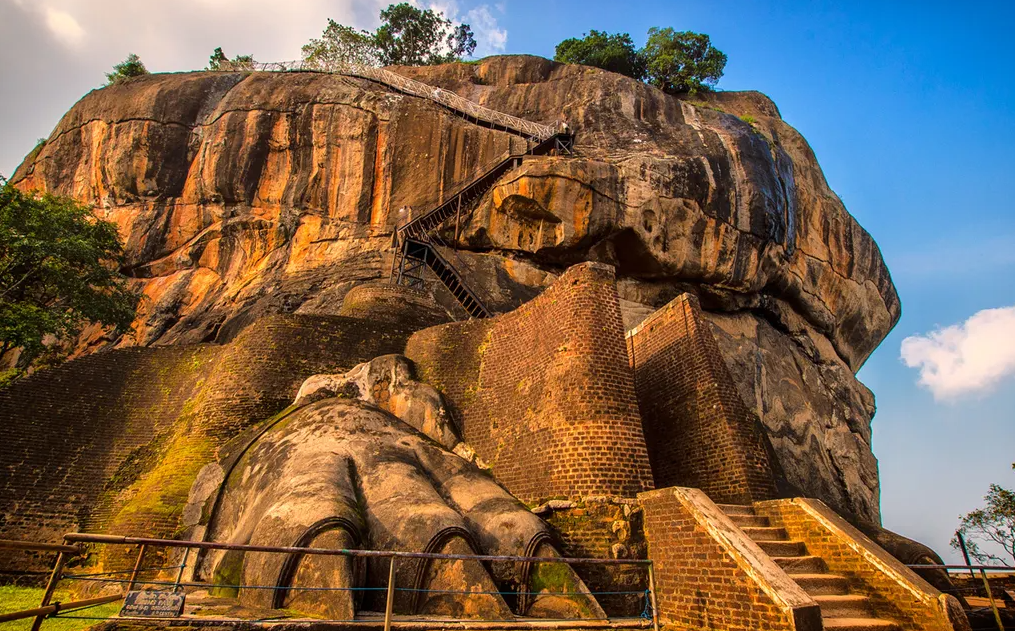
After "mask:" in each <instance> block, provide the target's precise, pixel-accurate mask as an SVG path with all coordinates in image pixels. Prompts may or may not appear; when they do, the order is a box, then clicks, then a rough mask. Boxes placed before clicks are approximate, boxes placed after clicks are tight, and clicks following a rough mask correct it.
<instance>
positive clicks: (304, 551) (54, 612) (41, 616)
mask: <svg viewBox="0 0 1015 631" xmlns="http://www.w3.org/2000/svg"><path fill="white" fill-rule="evenodd" d="M85 544H98V545H120V546H138V553H137V556H136V558H135V560H134V564H133V568H132V569H129V570H127V569H125V570H119V571H104V572H97V573H80V572H78V573H68V572H66V565H67V562H68V561H69V560H71V559H72V558H74V557H76V556H78V555H81V554H82V553H83V552H84V545H85ZM3 548H8V549H20V550H41V551H51V552H57V553H58V556H57V559H56V562H55V563H54V565H53V570H52V572H51V574H50V577H49V582H48V583H47V585H46V589H45V592H44V593H43V597H42V602H41V603H40V605H39V607H37V608H34V609H30V610H24V611H18V612H10V613H5V614H2V615H0V622H6V621H8V620H19V619H24V618H34V619H35V620H34V623H33V625H32V629H33V631H39V628H40V626H41V624H42V622H43V620H45V619H46V618H47V617H72V618H73V617H76V616H67V615H66V612H69V611H74V610H77V611H80V610H82V609H86V608H89V607H95V606H98V605H102V604H106V603H110V602H116V601H119V600H122V599H124V598H125V596H126V595H127V592H129V591H131V590H134V589H135V587H142V586H156V587H169V588H172V590H173V591H174V592H179V591H181V590H184V591H185V590H188V589H191V590H193V589H199V588H204V589H237V590H239V589H269V590H275V591H276V594H277V593H279V590H282V593H284V594H287V593H289V592H307V591H314V592H318V591H320V592H357V591H373V592H376V593H380V592H383V593H384V594H385V609H384V629H385V631H390V629H391V626H392V623H393V621H394V612H393V610H394V601H395V594H396V592H405V591H408V592H419V591H422V592H436V593H439V594H441V595H450V594H460V595H462V596H464V597H469V595H473V596H479V595H490V594H496V595H500V596H501V597H507V596H521V595H522V594H531V595H532V596H534V597H539V596H555V597H565V598H568V597H570V598H580V599H593V600H594V598H595V596H596V595H597V594H599V595H602V594H610V595H627V596H632V597H640V598H644V607H643V610H642V615H641V616H640V617H637V618H609V617H607V618H605V619H603V618H598V619H588V618H578V619H574V618H571V619H546V618H526V617H524V616H522V615H518V616H517V617H515V618H514V619H511V620H484V619H476V620H464V619H435V618H433V617H425V618H421V619H417V620H415V621H406V620H400V621H398V622H399V623H401V622H426V623H434V624H441V623H468V622H475V623H477V624H480V625H482V624H486V623H503V625H504V627H505V628H508V627H510V626H511V625H512V624H514V623H522V626H528V625H529V624H530V623H532V622H537V621H538V622H539V623H540V625H541V626H547V625H548V626H549V627H551V628H552V627H553V625H554V623H560V625H559V626H561V627H566V628H579V627H594V626H597V624H596V622H597V621H598V623H599V624H598V626H602V624H603V623H604V622H608V623H609V625H610V626H611V627H627V628H644V627H648V626H649V625H651V626H652V628H653V629H654V630H655V631H658V630H659V619H658V615H657V607H656V597H655V575H654V572H653V566H652V561H651V560H647V559H595V558H568V557H540V556H513V555H476V554H439V553H429V552H408V551H397V550H357V549H339V548H311V547H296V546H261V545H246V544H230V543H216V542H209V541H178V540H173V539H155V538H146V537H125V536H115V535H102V534H91V533H70V534H67V535H65V536H64V543H63V544H36V543H29V542H20V541H17V542H15V541H4V540H0V549H3ZM153 548H176V549H183V561H182V562H181V563H180V564H179V565H170V566H163V567H154V568H145V567H144V563H145V558H146V555H148V554H149V553H150V551H151V550H152V549H153ZM192 550H222V551H237V552H244V553H246V552H262V553H277V554H287V555H290V558H293V557H294V556H295V557H296V558H298V557H302V556H304V555H320V556H342V557H348V558H351V559H388V560H389V563H388V578H387V583H386V585H385V586H383V587H353V586H336V587H299V586H295V585H241V584H237V585H223V584H219V583H215V582H205V581H200V580H197V579H194V578H191V579H190V580H184V568H186V567H187V558H188V556H189V554H190V552H191V551H192ZM411 560H415V561H417V562H418V563H420V565H419V566H418V567H417V570H418V568H419V567H423V565H422V564H424V563H430V562H432V561H434V560H450V561H476V562H480V563H483V564H488V563H493V562H515V563H523V564H534V563H561V564H566V565H568V566H572V565H578V566H582V565H586V566H587V565H607V566H618V565H627V566H637V567H644V568H646V570H647V589H644V590H629V591H607V592H594V591H584V590H575V591H566V590H565V591H559V592H554V591H546V590H542V591H538V592H536V591H532V592H528V591H524V592H523V591H495V592H488V591H475V590H472V591H470V590H452V589H446V590H445V589H440V590H430V589H420V588H419V586H416V587H413V588H407V587H399V586H398V585H397V584H396V579H395V569H396V566H397V564H398V563H399V562H405V561H411ZM166 570H178V572H177V574H176V579H175V580H170V578H169V577H166V578H165V579H162V580H160V579H159V576H160V575H162V574H161V573H163V572H165V571H166ZM150 572H158V573H160V574H159V575H157V576H156V577H155V578H147V577H142V575H143V574H145V573H150ZM417 574H419V572H418V571H417ZM62 580H69V581H75V580H76V581H86V582H93V583H96V582H97V583H105V584H118V585H121V586H122V587H123V593H119V594H112V595H108V596H102V597H98V598H91V599H85V600H80V601H76V602H67V603H54V602H51V601H52V598H53V594H54V592H55V590H56V586H57V584H58V583H59V582H60V581H62ZM237 582H238V581H237ZM523 589H531V588H530V587H523ZM230 615H232V614H230ZM377 615H379V614H375V616H377ZM87 619H90V620H91V619H95V620H100V619H106V618H87ZM118 619H131V618H130V617H122V618H118ZM201 620H202V621H205V622H215V621H216V619H215V618H214V617H208V616H207V615H206V614H202V615H201ZM284 620H286V621H290V622H291V621H292V620H293V618H292V617H288V618H284ZM312 620H313V621H314V622H334V623H339V622H341V623H369V624H376V623H377V622H379V618H378V617H373V618H371V617H370V616H369V615H367V616H365V617H361V616H356V617H355V618H354V619H351V620H319V619H312ZM223 621H225V619H223ZM232 621H234V622H235V621H236V619H235V618H233V619H232ZM281 621H283V619H282V618H280V619H274V620H249V621H246V622H252V623H264V624H270V623H272V622H281Z"/></svg>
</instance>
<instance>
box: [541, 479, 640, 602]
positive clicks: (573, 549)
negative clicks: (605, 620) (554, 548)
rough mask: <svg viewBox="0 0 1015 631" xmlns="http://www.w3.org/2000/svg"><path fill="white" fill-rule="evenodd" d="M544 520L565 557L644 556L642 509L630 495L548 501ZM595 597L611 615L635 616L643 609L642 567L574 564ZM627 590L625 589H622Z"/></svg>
mask: <svg viewBox="0 0 1015 631" xmlns="http://www.w3.org/2000/svg"><path fill="white" fill-rule="evenodd" d="M536 510H537V514H540V516H541V517H543V519H545V520H546V521H547V523H549V524H550V526H552V527H553V529H554V532H555V534H556V535H557V536H558V537H559V539H560V545H561V547H560V550H561V552H562V553H563V554H564V556H568V557H584V558H599V559H644V558H645V557H646V546H645V532H644V525H643V519H642V511H641V507H640V506H638V503H637V501H636V500H634V499H627V498H592V499H588V500H586V501H584V502H581V503H575V502H561V501H557V502H550V503H548V505H546V506H545V511H543V510H539V509H538V508H537V509H536ZM573 569H574V570H575V572H577V573H578V576H580V577H581V579H582V580H583V581H585V584H586V585H588V587H589V589H591V590H592V591H593V592H600V593H599V594H598V595H597V596H596V600H597V601H598V602H599V604H600V605H601V606H602V607H603V609H604V610H605V611H606V613H607V614H609V615H610V616H623V617H636V616H638V615H640V614H641V613H642V611H644V610H645V596H644V591H645V590H646V589H648V571H647V568H646V566H644V565H575V566H573ZM621 592H630V593H621Z"/></svg>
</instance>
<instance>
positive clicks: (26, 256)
mask: <svg viewBox="0 0 1015 631" xmlns="http://www.w3.org/2000/svg"><path fill="white" fill-rule="evenodd" d="M123 263H124V254H123V245H122V244H121V243H120V237H119V234H118V233H117V230H116V225H115V224H113V223H112V222H109V221H102V220H101V219H98V218H97V217H95V215H94V214H93V213H92V211H91V209H90V208H88V207H87V206H84V205H82V204H79V203H78V202H76V201H74V200H73V199H70V198H68V197H57V196H55V195H51V194H49V193H43V194H30V193H24V192H22V191H20V190H18V189H16V188H15V187H14V186H12V185H11V184H9V183H8V182H7V181H6V180H4V179H3V178H2V177H0V356H2V355H5V354H7V353H8V352H9V351H13V350H15V349H21V353H20V356H19V357H18V361H17V368H16V369H15V370H14V371H9V372H8V373H7V374H4V375H2V376H0V382H3V381H5V380H8V379H10V378H13V377H16V376H17V375H18V374H20V373H21V372H22V371H23V369H25V368H26V367H27V366H28V365H29V364H30V363H32V362H33V361H34V360H35V359H36V358H38V357H39V356H40V355H42V354H43V353H44V352H45V351H50V350H54V349H56V348H57V344H56V343H57V342H59V340H60V339H61V338H63V339H66V338H68V337H72V336H74V335H76V334H77V333H78V332H79V331H80V330H81V327H83V326H84V325H85V324H87V323H98V324H102V325H105V326H109V327H112V328H113V329H114V331H115V332H116V333H125V332H127V331H129V330H130V325H131V322H133V320H134V316H135V313H136V310H137V305H138V302H139V300H140V294H139V293H137V292H135V291H134V290H133V289H132V288H131V286H130V284H129V281H128V279H127V278H126V277H125V276H124V275H123V274H122V273H120V267H121V266H122V265H123Z"/></svg>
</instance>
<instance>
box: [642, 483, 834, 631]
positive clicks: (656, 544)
mask: <svg viewBox="0 0 1015 631" xmlns="http://www.w3.org/2000/svg"><path fill="white" fill-rule="evenodd" d="M638 499H639V501H640V502H641V504H642V507H643V510H644V511H645V530H646V538H647V539H648V543H649V558H651V559H652V560H653V562H654V564H655V575H656V592H657V596H656V597H657V600H658V601H659V613H660V616H661V619H662V620H663V621H664V622H666V623H669V624H674V625H676V626H678V627H683V628H709V629H730V630H732V629H771V630H773V631H781V630H787V631H789V630H792V631H818V630H820V629H822V623H821V609H820V607H819V606H818V604H817V603H816V602H815V601H814V599H813V598H811V597H810V596H809V595H808V594H807V593H806V592H804V591H803V589H801V588H800V586H799V585H797V584H796V583H795V582H794V581H793V579H791V578H790V577H789V576H788V575H787V574H786V573H785V572H784V571H783V570H782V568H780V567H779V566H778V565H776V564H775V562H774V561H772V559H771V558H770V557H769V556H768V555H767V554H765V552H764V551H762V549H761V548H760V547H758V544H756V543H755V542H754V541H752V540H751V539H750V538H749V537H747V535H745V534H744V532H743V531H742V530H741V529H740V528H738V527H737V526H736V525H735V524H734V523H733V522H732V521H731V520H730V518H729V517H728V516H727V515H726V514H725V513H724V512H722V510H720V509H719V507H718V506H716V505H715V504H714V503H713V502H712V500H710V499H709V498H708V496H706V495H705V494H704V493H703V492H702V491H700V490H698V489H690V488H683V487H670V488H666V489H660V490H657V491H649V492H646V493H641V494H639V495H638Z"/></svg>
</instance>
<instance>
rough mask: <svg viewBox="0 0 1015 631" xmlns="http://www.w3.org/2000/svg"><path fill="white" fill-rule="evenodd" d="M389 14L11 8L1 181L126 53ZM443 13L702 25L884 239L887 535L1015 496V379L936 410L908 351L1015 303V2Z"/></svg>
mask: <svg viewBox="0 0 1015 631" xmlns="http://www.w3.org/2000/svg"><path fill="white" fill-rule="evenodd" d="M384 4H387V2H386V1H383V0H363V1H356V2H353V1H351V0H300V1H299V2H295V3H293V2H288V3H283V2H278V1H277V0H244V1H243V2H240V1H239V0H175V1H174V2H168V1H166V2H151V3H126V4H125V3H123V2H121V1H120V0H0V61H2V62H3V63H2V64H0V86H2V87H0V96H2V97H3V98H0V173H2V174H6V175H10V173H11V172H12V171H13V169H14V167H15V166H16V165H17V163H18V162H19V161H20V158H21V156H23V155H24V154H25V153H27V151H28V150H30V149H31V147H32V145H33V144H34V141H35V139H36V138H39V137H44V136H47V135H48V134H49V132H50V130H51V129H52V128H53V126H54V125H55V123H56V122H57V120H58V119H59V116H60V115H61V114H62V113H63V112H65V111H66V110H67V109H68V108H69V107H70V106H71V105H72V104H73V102H74V101H76V100H77V99H78V98H80V96H81V95H83V94H84V93H85V92H86V91H87V90H89V89H91V88H92V87H96V86H97V85H99V84H101V82H102V79H103V77H102V72H103V71H105V70H106V69H108V68H109V67H110V66H111V65H112V64H113V63H115V62H116V61H119V60H120V59H122V58H123V57H124V56H125V55H126V53H127V52H136V53H138V54H139V55H141V58H142V59H143V60H145V61H146V62H147V63H148V65H149V68H150V69H152V70H155V71H169V70H182V69H187V68H198V67H201V66H203V65H204V63H205V62H206V60H207V57H208V54H209V53H210V52H211V49H212V48H213V47H214V46H224V47H225V49H226V52H227V53H229V54H236V53H253V54H254V55H255V57H256V58H257V59H259V60H266V61H267V60H282V59H293V58H296V57H298V55H299V44H301V43H303V42H305V41H306V40H307V39H309V38H310V37H314V36H316V35H317V34H319V32H320V30H321V29H322V28H323V26H324V20H325V18H326V17H333V18H335V19H336V20H338V21H340V22H345V23H349V24H354V25H356V26H360V27H364V28H370V27H373V26H375V20H376V18H375V16H376V13H377V9H378V7H379V6H380V5H384ZM439 4H441V5H442V6H444V7H445V8H447V9H448V10H449V12H452V13H456V14H457V15H458V16H459V17H462V18H463V19H465V20H466V21H470V22H471V23H472V24H473V26H474V27H477V28H476V31H477V36H478V37H479V39H480V44H481V48H480V51H479V52H482V53H492V52H507V53H533V54H540V55H544V56H552V54H553V48H554V45H555V44H556V43H557V42H559V41H560V40H562V39H565V38H567V37H572V36H580V35H581V34H582V33H583V32H586V31H588V30H589V29H597V30H606V31H610V32H617V31H622V32H629V33H631V35H632V36H633V37H634V38H635V40H636V42H637V43H638V44H641V43H643V42H644V38H645V32H646V31H647V30H648V28H649V27H651V26H673V27H675V28H677V29H678V30H693V31H698V32H704V33H708V34H710V35H711V36H712V39H713V43H714V44H715V45H716V46H717V47H719V48H720V49H721V50H723V51H724V52H726V53H727V55H728V56H729V64H728V65H727V68H726V76H725V77H724V78H723V80H722V81H721V82H720V84H719V87H720V88H723V89H727V90H740V89H754V90H760V91H762V92H764V93H766V94H768V95H769V96H770V97H772V98H773V100H774V101H775V102H776V103H777V105H778V106H779V108H780V110H781V112H782V115H783V117H784V118H785V119H786V120H787V121H788V122H789V123H790V124H792V125H793V126H795V127H796V128H797V129H799V130H800V131H801V132H802V133H803V134H804V136H805V137H806V138H807V140H808V141H809V142H810V143H811V146H812V147H813V148H814V150H815V152H816V153H817V156H818V159H819V160H820V162H821V165H822V167H823V168H824V171H825V174H826V176H827V178H828V181H829V183H830V184H831V186H832V188H833V189H834V190H835V191H836V192H838V193H839V195H840V196H841V197H842V198H843V200H844V201H845V203H846V206H847V207H848V208H849V210H850V212H852V213H853V215H854V216H855V217H856V218H857V219H858V220H859V221H860V223H861V224H862V225H863V226H864V227H865V228H866V229H867V230H868V231H869V232H870V233H871V234H872V235H873V236H874V237H875V239H876V240H877V241H878V243H879V245H880V246H881V250H882V252H883V254H884V257H885V260H886V261H887V263H888V266H889V268H890V269H891V271H892V276H893V278H894V280H895V284H896V286H897V287H898V290H899V294H900V296H901V298H902V305H903V316H902V320H901V322H900V323H899V325H898V326H897V327H896V329H895V330H894V331H893V332H892V334H891V335H890V336H889V337H888V338H887V339H886V340H885V341H884V342H883V343H882V345H881V347H880V348H879V349H878V350H877V351H876V352H875V354H874V355H873V356H872V357H871V359H870V360H869V361H868V363H867V365H866V366H865V367H864V368H863V370H862V371H861V372H860V378H861V380H862V381H863V382H864V383H866V384H867V386H869V387H870V388H871V389H872V390H873V391H874V392H875V394H876V395H877V401H878V413H877V416H876V417H875V420H874V451H875V453H876V455H877V456H878V458H879V459H880V463H881V481H882V511H883V514H884V523H885V525H886V526H887V527H889V528H892V529H894V530H897V531H899V532H901V533H903V534H906V535H909V536H912V537H914V538H917V539H919V540H922V541H924V542H925V543H928V544H930V545H932V546H933V547H935V548H936V549H937V550H938V551H939V552H941V553H942V554H943V555H945V556H946V557H949V558H952V559H957V557H956V556H955V555H954V554H952V553H951V552H950V550H948V546H947V542H948V539H949V538H950V536H951V533H952V531H953V530H954V528H955V526H956V523H957V517H958V515H959V514H960V513H963V512H966V511H968V510H970V509H972V508H975V507H976V506H977V505H978V504H979V503H980V498H981V497H982V495H983V494H984V493H985V492H986V490H987V485H988V484H989V483H991V482H999V483H1002V484H1004V485H1006V486H1008V487H1009V488H1011V487H1015V472H1013V471H1012V470H1011V463H1012V462H1013V461H1015V418H1013V416H1015V412H1013V410H1015V388H1013V386H1015V378H1013V375H1012V373H1011V371H1009V372H1007V373H1005V376H1003V377H1002V378H1001V379H1000V380H999V381H997V382H996V383H995V384H994V386H993V388H987V389H982V388H981V389H977V388H976V387H975V385H976V384H975V383H973V384H972V385H970V380H971V379H972V381H974V382H975V380H976V379H977V378H979V377H978V376H977V375H978V373H974V374H973V375H972V377H970V374H969V372H968V370H966V369H965V368H963V370H966V373H964V374H965V381H964V382H963V383H964V384H965V389H964V390H962V391H961V392H959V394H957V395H955V396H953V397H952V398H950V399H944V400H936V399H935V397H934V395H933V394H932V392H931V391H930V390H929V389H928V388H926V387H922V386H919V385H918V384H917V379H918V377H919V374H918V371H917V370H915V369H913V368H909V367H907V366H906V365H904V364H903V363H902V361H901V360H900V345H901V343H902V340H903V339H904V338H906V337H909V336H913V335H925V334H927V333H929V332H931V331H933V330H935V329H936V328H938V327H947V326H950V325H957V324H961V323H963V322H964V321H966V320H967V319H968V318H970V317H971V316H973V315H974V314H976V313H977V312H980V311H981V310H984V309H991V308H1001V307H1010V306H1013V305H1015V201H1013V200H1012V196H1011V187H1012V185H1013V184H1015V176H1013V174H1015V70H1013V69H1015V44H1013V43H1012V42H1013V39H1012V33H1011V25H1012V24H1015V3H1012V2H1010V1H1009V2H962V3H943V2H933V1H927V2H899V1H890V2H883V1H882V2H857V1H853V2H841V3H832V2H804V1H800V2H787V1H782V2H774V1H760V0H756V1H742V2H735V1H732V0H727V1H725V2H721V3H720V2H674V1H661V0H660V1H650V2H617V1H615V0H612V1H608V2H600V1H593V0H584V1H570V0H568V1H565V0H540V1H539V2H530V1H521V0H506V1H504V2H497V1H496V0H494V1H490V2H486V3H484V2H474V1H466V0H459V1H458V2H457V3H456V2H453V1H445V2H442V3H439ZM1013 321H1015V320H1012V319H1008V320H1005V321H1000V323H999V324H998V323H995V326H994V328H993V330H992V334H993V337H992V338H989V339H990V341H991V342H992V341H993V340H996V341H997V344H992V343H988V346H990V347H991V348H990V349H988V350H993V351H995V356H994V358H993V359H994V361H995V364H996V363H997V361H999V360H998V357H999V356H1000V354H1003V353H1006V352H1009V351H1011V349H1012V348H1013V344H1012V340H1013V339H1015V325H1013V324H1012V322H1013ZM970 330H971V329H970ZM981 350H982V344H981ZM1005 357H1007V356H1005ZM966 359H969V358H966ZM1001 359H1002V360H1003V359H1004V357H1002V358H1001ZM1006 365H1008V364H1006ZM960 372H961V371H960ZM947 376H948V375H946V377H947ZM956 378H957V377H956Z"/></svg>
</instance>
